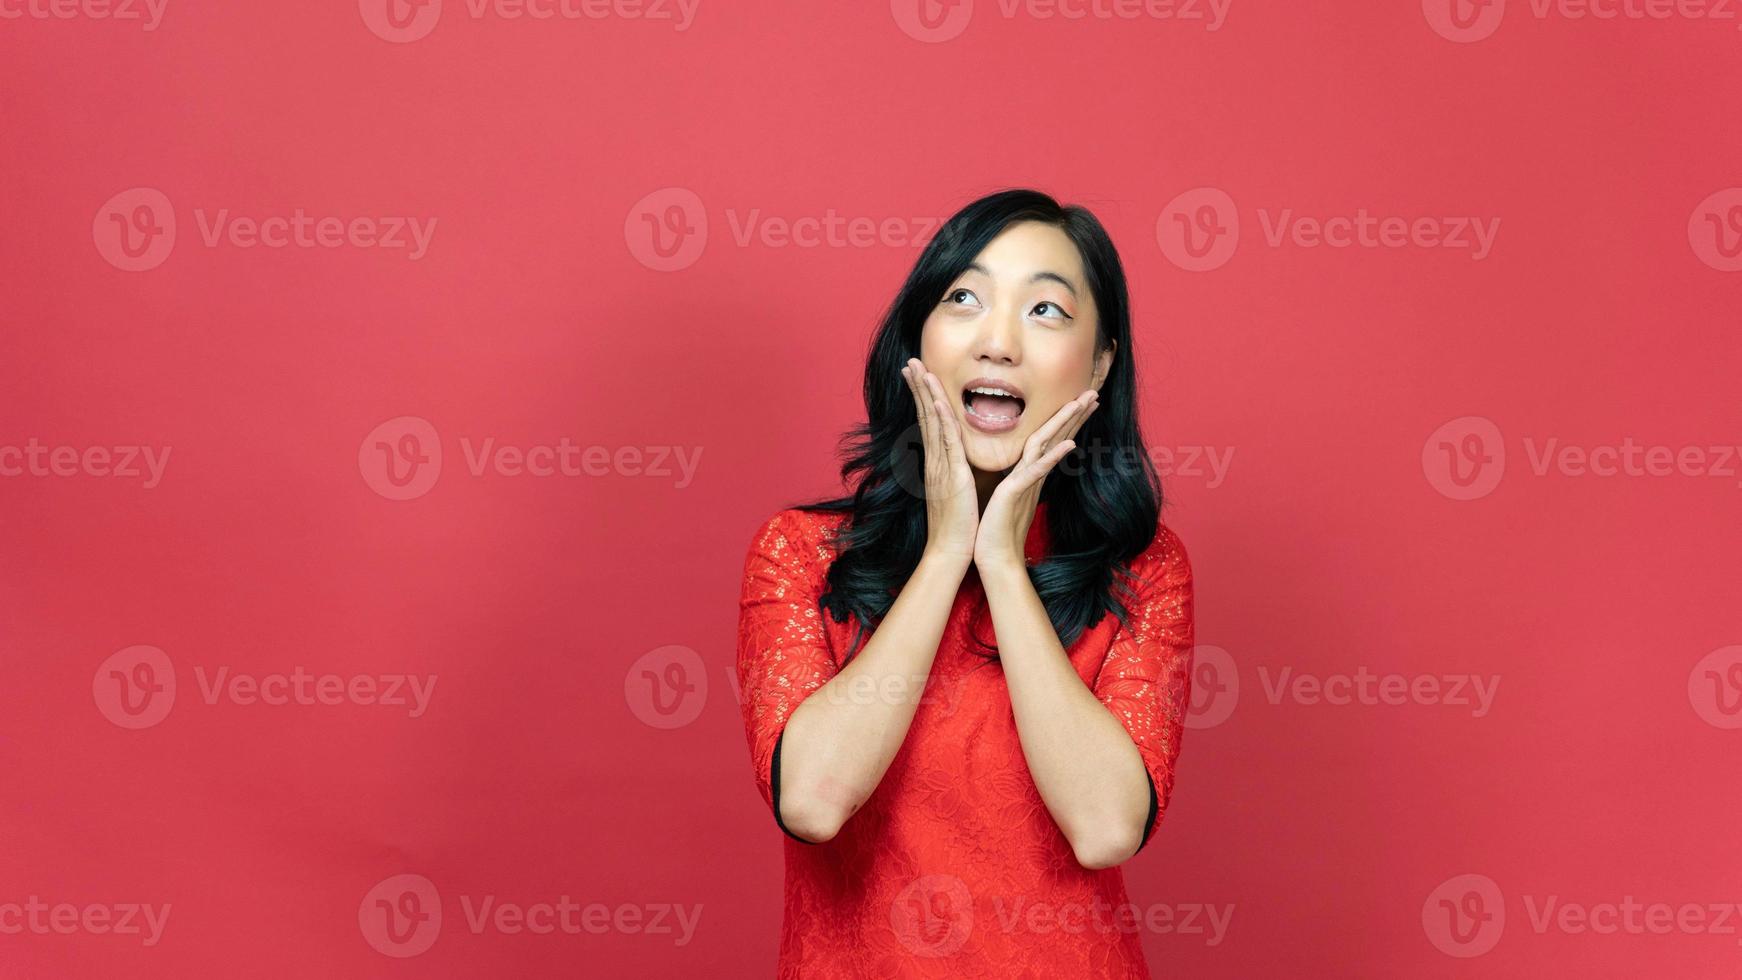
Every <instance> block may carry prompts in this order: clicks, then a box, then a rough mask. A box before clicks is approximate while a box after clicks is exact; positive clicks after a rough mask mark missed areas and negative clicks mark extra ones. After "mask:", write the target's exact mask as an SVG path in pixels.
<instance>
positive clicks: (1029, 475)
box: [998, 439, 1077, 493]
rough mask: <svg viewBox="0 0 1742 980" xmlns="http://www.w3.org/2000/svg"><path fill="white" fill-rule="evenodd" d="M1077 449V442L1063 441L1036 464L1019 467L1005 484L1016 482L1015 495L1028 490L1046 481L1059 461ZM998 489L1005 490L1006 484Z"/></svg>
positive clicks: (1013, 488)
mask: <svg viewBox="0 0 1742 980" xmlns="http://www.w3.org/2000/svg"><path fill="white" fill-rule="evenodd" d="M1075 448H1077V444H1076V442H1075V440H1071V439H1064V440H1061V441H1060V442H1059V443H1058V445H1056V446H1053V447H1052V448H1051V449H1048V450H1047V451H1046V452H1045V453H1043V454H1042V455H1041V456H1040V458H1039V459H1036V460H1035V461H1034V462H1032V463H1029V464H1027V465H1025V466H1021V467H1018V468H1017V470H1016V472H1014V473H1012V474H1010V475H1009V476H1007V477H1005V478H1004V483H1012V481H1014V482H1013V485H1012V486H1011V488H1010V490H1011V492H1013V493H1014V492H1020V491H1022V490H1026V489H1027V488H1029V487H1031V486H1033V485H1034V484H1036V483H1039V482H1040V481H1041V480H1043V479H1045V478H1046V476H1047V474H1049V473H1051V472H1052V470H1053V467H1055V466H1057V465H1058V462H1059V460H1061V459H1064V458H1065V456H1066V455H1067V454H1068V453H1070V451H1071V450H1073V449H1075ZM998 489H1000V490H1003V489H1004V484H1003V483H1000V484H999V486H998Z"/></svg>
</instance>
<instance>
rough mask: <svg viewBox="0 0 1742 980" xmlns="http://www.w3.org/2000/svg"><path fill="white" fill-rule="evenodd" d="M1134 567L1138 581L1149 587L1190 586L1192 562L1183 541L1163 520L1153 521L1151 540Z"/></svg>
mask: <svg viewBox="0 0 1742 980" xmlns="http://www.w3.org/2000/svg"><path fill="white" fill-rule="evenodd" d="M1133 564H1134V565H1135V566H1136V568H1135V570H1136V572H1137V574H1138V578H1140V579H1141V580H1143V581H1144V582H1147V583H1149V584H1151V585H1158V584H1159V585H1166V586H1175V587H1177V586H1181V585H1189V584H1191V580H1192V562H1191V556H1190V555H1189V554H1187V553H1186V546H1185V542H1184V541H1181V540H1180V536H1179V535H1178V534H1177V533H1175V532H1174V530H1173V528H1170V527H1168V526H1167V524H1166V523H1165V522H1163V521H1159V520H1158V521H1156V522H1155V536H1154V538H1153V539H1151V541H1150V542H1149V546H1148V547H1147V548H1145V549H1143V554H1141V555H1139V556H1138V557H1137V560H1136V562H1134V563H1133Z"/></svg>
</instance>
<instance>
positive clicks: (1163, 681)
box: [737, 503, 1193, 980]
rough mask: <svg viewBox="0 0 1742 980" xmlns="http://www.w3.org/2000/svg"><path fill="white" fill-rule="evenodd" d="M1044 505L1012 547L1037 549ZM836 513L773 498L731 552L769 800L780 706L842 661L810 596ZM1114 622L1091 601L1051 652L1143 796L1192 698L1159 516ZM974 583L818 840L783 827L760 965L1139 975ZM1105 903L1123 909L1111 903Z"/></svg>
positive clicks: (1188, 615) (758, 776)
mask: <svg viewBox="0 0 1742 980" xmlns="http://www.w3.org/2000/svg"><path fill="white" fill-rule="evenodd" d="M1046 507H1047V505H1046V504H1044V503H1043V504H1042V505H1041V506H1040V507H1039V509H1038V510H1037V513H1036V516H1035V520H1034V523H1033V525H1032V526H1031V528H1030V531H1029V538H1028V542H1027V544H1026V550H1027V552H1028V556H1029V557H1030V558H1035V559H1038V558H1039V557H1041V556H1043V555H1044V554H1045V549H1046V522H1045V511H1046ZM844 519H845V517H844V515H839V514H811V513H808V512H805V511H799V510H785V511H781V512H780V513H778V514H775V515H774V516H773V517H772V518H770V519H769V520H768V521H767V522H766V523H764V524H763V525H762V527H761V528H760V529H759V530H758V531H757V532H756V534H755V536H754V537H753V539H752V541H751V544H750V550H749V554H748V556H747V557H746V560H745V566H744V582H743V593H742V597H741V599H740V604H739V629H738V651H737V657H738V662H737V670H738V681H739V685H740V689H741V691H742V695H743V719H744V730H745V736H746V739H747V741H748V743H749V748H750V759H751V766H752V773H753V775H754V778H755V781H756V786H757V789H758V791H759V792H760V793H761V795H762V799H763V802H764V804H766V805H767V806H768V807H769V810H770V813H773V812H774V806H775V795H774V793H775V788H776V785H775V783H774V780H773V778H772V776H773V773H772V767H773V762H774V757H775V748H776V745H777V744H778V743H779V741H780V738H781V736H782V734H783V733H784V731H785V728H786V722H787V719H788V718H790V717H791V715H792V711H793V709H795V708H796V707H798V705H799V704H800V703H802V702H803V701H804V699H805V698H807V697H809V696H810V695H811V694H812V693H814V692H815V691H816V690H817V689H818V688H820V687H822V686H823V685H824V684H826V683H828V681H829V679H830V678H832V677H834V676H835V673H836V672H837V671H838V670H839V668H840V662H839V654H840V653H844V652H845V651H846V649H847V643H848V641H849V640H850V639H851V637H852V633H853V629H854V626H855V625H856V620H854V619H849V620H848V621H847V622H845V623H836V622H833V621H832V620H830V619H829V618H828V617H827V616H826V615H824V614H823V612H822V611H821V610H819V609H818V608H817V599H818V597H819V596H820V595H821V593H822V590H823V588H824V587H826V583H825V581H824V577H825V576H826V574H827V572H828V567H829V563H830V562H831V561H833V559H834V552H833V549H832V547H831V546H830V544H829V534H830V532H831V531H833V530H834V528H835V527H837V526H838V525H839V523H840V522H841V521H842V520H844ZM1132 571H1133V574H1134V576H1135V578H1136V582H1135V583H1133V584H1134V587H1136V588H1137V593H1138V601H1137V602H1135V603H1127V605H1128V607H1129V608H1128V612H1129V616H1128V623H1127V625H1125V626H1120V625H1119V622H1118V620H1117V619H1116V618H1115V617H1114V616H1113V615H1112V614H1111V613H1109V614H1108V615H1107V616H1105V617H1103V619H1102V620H1101V622H1099V623H1097V624H1096V625H1095V626H1094V627H1092V628H1091V629H1088V630H1086V631H1084V633H1083V635H1082V636H1081V637H1080V638H1079V639H1078V640H1077V642H1075V643H1073V644H1072V645H1071V646H1070V647H1069V649H1067V650H1066V654H1067V656H1068V657H1069V658H1070V661H1071V664H1072V666H1073V667H1075V668H1076V670H1077V675H1078V676H1079V677H1081V678H1082V680H1083V683H1084V684H1085V685H1087V686H1088V687H1089V688H1090V690H1092V691H1093V692H1094V693H1095V696H1096V697H1097V698H1098V699H1099V700H1100V701H1101V703H1102V704H1104V705H1106V706H1107V709H1108V710H1109V711H1111V712H1112V713H1113V715H1114V717H1116V718H1118V719H1119V721H1120V723H1121V724H1123V725H1124V727H1125V729H1126V731H1127V732H1129V733H1130V735H1131V738H1132V740H1133V742H1135V743H1136V745H1137V749H1138V753H1139V755H1141V756H1142V759H1143V764H1144V768H1145V769H1146V770H1147V772H1148V774H1149V778H1150V783H1151V787H1152V790H1153V792H1154V794H1155V798H1156V812H1155V815H1154V818H1153V819H1152V821H1151V823H1150V826H1149V827H1148V828H1147V829H1146V836H1145V840H1146V841H1147V840H1148V834H1150V833H1153V831H1154V828H1155V827H1156V826H1157V825H1158V824H1159V823H1160V821H1161V818H1162V815H1163V814H1164V813H1165V812H1166V808H1167V801H1168V798H1169V797H1170V795H1171V793H1172V789H1173V774H1174V766H1175V760H1176V759H1177V758H1178V755H1179V747H1180V735H1181V732H1182V730H1183V727H1184V721H1185V711H1186V707H1187V705H1188V704H1189V700H1188V699H1189V696H1190V678H1189V673H1190V667H1191V649H1192V642H1193V640H1192V577H1191V565H1190V562H1189V560H1188V558H1187V556H1186V552H1185V548H1184V546H1183V545H1182V544H1181V543H1180V541H1179V538H1178V537H1176V536H1175V535H1174V533H1173V532H1172V531H1171V530H1169V529H1168V528H1167V527H1166V526H1165V525H1159V526H1158V527H1157V529H1156V536H1155V539H1154V541H1152V542H1151V544H1150V545H1149V547H1148V548H1147V549H1146V550H1145V551H1144V552H1143V554H1142V555H1141V556H1140V557H1139V558H1138V559H1137V560H1136V561H1135V562H1134V563H1133V566H1132ZM970 629H972V630H974V631H975V632H976V633H977V634H978V635H979V636H980V637H981V638H982V639H985V640H988V641H995V636H994V634H993V632H992V629H991V618H990V616H989V615H987V614H986V602H985V594H984V592H983V591H982V589H981V588H980V585H979V581H978V579H977V578H976V577H972V576H971V577H970V578H969V579H968V580H967V581H966V582H964V584H963V588H962V589H961V591H960V592H958V594H957V596H956V599H955V603H954V605H953V606H952V609H951V612H950V618H949V622H948V624H947V625H946V627H945V629H944V635H943V639H942V642H941V643H940V645H939V648H938V654H937V657H936V659H935V661H934V662H933V667H932V674H931V677H930V678H929V679H928V680H927V681H926V688H925V692H924V694H923V696H922V698H921V703H920V705H919V708H918V710H917V711H916V713H915V715H914V719H913V724H912V726H911V727H910V728H909V730H908V735H907V739H906V741H905V742H904V743H903V745H902V748H901V750H900V751H899V752H897V753H896V756H895V759H894V760H893V761H892V762H891V763H890V766H889V769H888V771H887V772H886V773H885V774H884V777H883V780H882V782H881V783H879V784H878V787H877V789H876V791H875V792H873V793H872V794H871V797H870V799H868V800H867V801H866V802H865V804H864V805H863V806H862V807H861V808H860V809H859V810H858V811H857V812H855V813H854V814H853V815H852V817H850V818H849V819H848V820H847V822H846V824H845V825H843V826H842V828H841V830H840V832H839V833H838V834H836V836H835V837H834V839H833V840H830V841H827V842H825V843H821V844H812V843H808V842H803V841H800V840H799V839H797V838H795V837H791V836H787V837H786V838H785V856H786V886H785V894H786V898H785V913H784V918H783V922H782V928H781V941H780V958H779V963H778V967H777V973H778V976H780V977H782V978H785V977H802V976H826V977H877V978H885V977H955V978H992V977H998V978H1010V977H1034V978H1037V980H1038V978H1048V980H1051V978H1058V977H1071V978H1075V977H1147V976H1149V972H1148V967H1147V964H1146V962H1145V959H1144V954H1143V948H1142V943H1141V938H1140V935H1139V932H1138V929H1140V928H1141V922H1140V921H1139V920H1140V916H1136V915H1134V913H1135V911H1136V910H1135V909H1133V908H1132V907H1131V905H1130V902H1129V899H1128V898H1127V896H1126V891H1125V879H1124V874H1123V872H1122V871H1121V869H1120V868H1119V867H1113V868H1106V869H1102V870H1099V871H1091V870H1088V869H1085V868H1083V867H1082V866H1081V865H1079V864H1078V863H1077V861H1076V858H1075V856H1074V854H1073V853H1072V850H1071V847H1070V843H1069V842H1068V841H1067V840H1066V838H1065V836H1064V834H1063V832H1061V831H1060V830H1059V828H1058V825H1057V824H1056V823H1055V822H1054V821H1053V819H1052V816H1051V814H1050V813H1049V812H1048V811H1047V809H1046V807H1045V804H1044V803H1043V802H1042V801H1041V798H1040V792H1039V790H1038V789H1037V788H1036V787H1035V785H1034V779H1033V777H1032V776H1031V774H1030V773H1029V771H1028V766H1027V763H1026V761H1025V760H1024V758H1023V754H1022V746H1021V743H1020V741H1019V740H1018V738H1017V731H1016V723H1015V715H1014V713H1013V711H1012V709H1011V705H1010V697H1009V692H1008V689H1007V688H1006V686H1005V680H1004V674H1003V667H1002V664H1001V663H1000V662H998V661H996V660H987V659H985V658H983V657H979V656H975V655H973V654H972V653H970V652H969V650H968V647H969V645H970V643H971V641H970V633H969V630H970ZM1121 910H1125V911H1124V912H1123V913H1122V912H1121Z"/></svg>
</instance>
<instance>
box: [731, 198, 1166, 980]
mask: <svg viewBox="0 0 1742 980" xmlns="http://www.w3.org/2000/svg"><path fill="white" fill-rule="evenodd" d="M1103 393H1105V398H1104V399H1103V397H1102V394H1103ZM864 394H865V405H866V410H867V414H868V417H869V418H868V422H867V423H866V424H864V425H861V426H859V427H857V428H856V429H855V430H853V432H852V433H850V438H851V439H853V440H855V441H856V443H857V444H856V446H855V451H854V452H853V453H852V454H851V456H850V458H849V460H848V462H847V464H846V466H845V467H844V468H843V472H842V476H843V477H844V478H850V477H851V476H852V475H853V474H855V473H858V474H861V475H860V478H859V481H858V484H857V489H856V491H855V492H854V493H853V495H852V496H851V497H845V498H841V499H837V500H827V501H821V502H817V503H812V504H807V505H802V506H798V507H794V508H791V509H787V510H782V511H780V512H779V513H777V514H775V515H774V516H773V517H772V518H771V519H769V520H768V521H767V522H766V523H765V524H764V525H763V526H762V527H761V529H760V530H759V531H758V532H757V533H756V535H755V536H754V539H753V540H752V542H751V546H750V551H749V555H748V558H747V560H746V563H745V568H744V590H743V596H742V599H741V602H740V613H741V615H740V620H739V635H738V679H739V682H740V685H741V688H742V691H743V695H744V697H743V705H744V725H745V733H746V735H747V736H748V738H749V743H750V753H751V760H752V763H753V766H754V770H755V775H756V781H757V787H758V789H760V790H761V793H762V798H763V800H764V802H766V803H767V804H768V805H769V806H770V808H771V809H772V811H773V814H774V818H775V821H776V822H777V824H778V825H779V826H780V828H781V829H782V830H783V831H785V833H786V837H787V845H786V910H785V922H784V925H783V928H782V934H781V944H780V965H779V974H780V976H782V977H787V976H799V975H804V976H829V977H880V978H881V977H930V976H938V977H958V978H959V977H1000V978H1003V977H1019V976H1034V977H1048V978H1052V977H1070V978H1079V977H1147V976H1148V975H1149V973H1148V970H1147V966H1146V964H1145V961H1144V955H1143V949H1142V944H1141V942H1140V936H1139V935H1138V932H1137V930H1138V928H1140V927H1141V924H1142V921H1143V916H1142V915H1141V914H1139V913H1138V910H1136V909H1135V908H1134V907H1133V906H1132V905H1131V904H1130V903H1129V901H1128V899H1127V897H1126V893H1125V883H1124V876H1123V874H1122V872H1121V871H1120V868H1119V865H1120V864H1121V863H1123V862H1124V861H1126V860H1128V859H1130V858H1131V857H1132V856H1133V855H1134V854H1135V853H1137V852H1138V851H1139V850H1141V849H1142V847H1143V846H1144V845H1145V844H1147V843H1148V841H1149V838H1150V835H1151V834H1152V833H1153V832H1154V830H1155V827H1156V825H1157V823H1158V822H1159V821H1160V820H1161V815H1162V811H1163V810H1164V809H1165V808H1166V805H1167V800H1168V796H1169V792H1170V790H1171V789H1172V785H1173V770H1174V760H1175V758H1176V756H1177V755H1178V752H1179V741H1180V731H1181V725H1182V722H1183V720H1184V715H1185V710H1186V705H1187V697H1188V681H1187V673H1188V670H1189V667H1190V661H1191V647H1192V580H1191V567H1190V564H1189V563H1188V561H1187V558H1186V552H1185V549H1184V548H1183V547H1182V546H1181V544H1180V541H1179V539H1178V538H1177V537H1175V536H1174V534H1173V532H1172V531H1170V530H1169V529H1168V528H1167V527H1166V526H1165V525H1163V524H1162V523H1161V522H1160V519H1159V517H1160V509H1161V489H1160V485H1159V483H1158V481H1157V479H1156V475H1155V471H1154V468H1153V466H1152V465H1151V464H1150V460H1149V456H1148V453H1147V452H1146V450H1145V448H1144V445H1143V440H1142V437H1141V436H1140V435H1139V433H1138V425H1137V398H1136V396H1137V375H1136V370H1135V365H1134V363H1133V351H1132V344H1131V324H1130V314H1129V309H1128V304H1127V298H1126V289H1125V278H1124V272H1123V270H1122V269H1121V266H1120V263H1119V257H1118V255H1117V253H1116V252H1115V250H1114V248H1113V244H1112V242H1111V241H1110V240H1109V239H1108V237H1107V234H1106V232H1105V231H1104V230H1103V229H1102V227H1101V225H1100V222H1098V221H1097V220H1096V219H1095V217H1094V216H1093V215H1092V214H1090V213H1089V212H1088V211H1087V210H1084V209H1082V208H1080V207H1061V206H1060V205H1059V204H1058V203H1057V202H1056V201H1054V200H1053V199H1052V198H1050V197H1048V196H1046V195H1044V194H1041V193H1038V192H1036V191H1031V190H1007V191H1002V192H999V193H995V194H992V195H990V196H987V197H985V198H982V199H981V200H978V201H975V202H974V203H972V204H970V205H968V206H967V207H966V208H964V209H962V211H961V212H959V213H958V214H956V215H955V216H954V217H952V218H951V219H950V221H949V222H948V223H947V224H945V226H944V227H943V228H942V229H941V230H940V231H939V233H938V235H937V237H936V238H934V239H933V240H932V241H931V242H930V243H928V244H927V246H926V248H925V250H924V251H923V253H922V254H921V255H920V257H919V261H918V262H917V264H916V265H915V266H914V269H913V271H912V272H911V273H909V275H908V277H907V281H906V282H905V283H904V284H903V285H902V288H901V291H900V293H899V294H897V296H896V297H895V300H894V302H893V303H892V304H891V306H890V308H889V311H888V313H887V315H886V316H885V318H884V320H883V324H882V326H881V328H880V330H879V332H878V334H877V337H876V339H875V340H874V342H873V344H872V348H871V351H870V356H869V362H868V363H867V365H866V368H865V391H864ZM1103 400H1104V401H1105V403H1106V407H1107V411H1105V412H1102V411H1100V407H1101V404H1102V401H1103ZM915 449H917V450H918V453H917V457H918V460H919V461H920V465H919V466H915V465H913V464H914V460H915V452H914V450H915Z"/></svg>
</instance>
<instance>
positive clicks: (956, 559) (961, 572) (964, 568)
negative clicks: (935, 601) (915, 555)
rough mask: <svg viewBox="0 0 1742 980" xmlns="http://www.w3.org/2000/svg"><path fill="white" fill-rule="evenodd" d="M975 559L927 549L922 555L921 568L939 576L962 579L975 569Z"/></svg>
mask: <svg viewBox="0 0 1742 980" xmlns="http://www.w3.org/2000/svg"><path fill="white" fill-rule="evenodd" d="M973 565H974V558H973V556H971V555H952V554H949V553H947V552H942V551H933V550H931V549H929V548H928V549H926V550H925V551H923V552H921V553H920V556H919V568H920V570H927V571H932V572H935V573H936V574H937V575H939V576H946V575H948V576H954V577H956V578H962V577H964V576H966V575H967V574H968V569H969V568H971V567H973Z"/></svg>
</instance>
